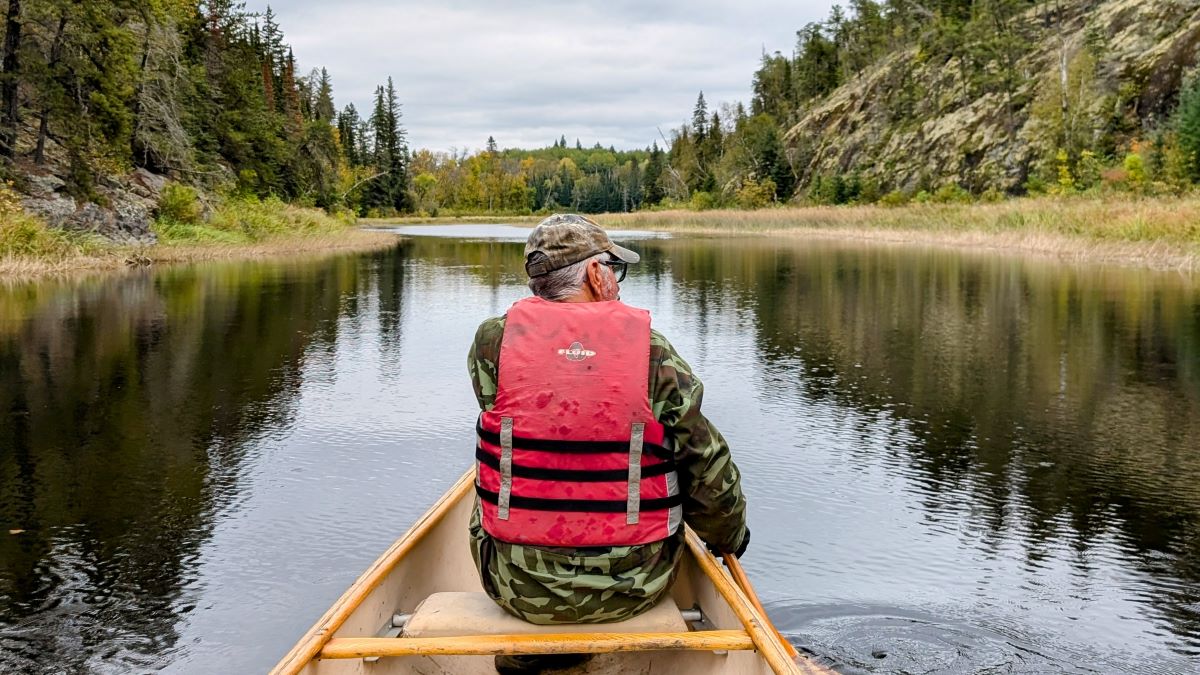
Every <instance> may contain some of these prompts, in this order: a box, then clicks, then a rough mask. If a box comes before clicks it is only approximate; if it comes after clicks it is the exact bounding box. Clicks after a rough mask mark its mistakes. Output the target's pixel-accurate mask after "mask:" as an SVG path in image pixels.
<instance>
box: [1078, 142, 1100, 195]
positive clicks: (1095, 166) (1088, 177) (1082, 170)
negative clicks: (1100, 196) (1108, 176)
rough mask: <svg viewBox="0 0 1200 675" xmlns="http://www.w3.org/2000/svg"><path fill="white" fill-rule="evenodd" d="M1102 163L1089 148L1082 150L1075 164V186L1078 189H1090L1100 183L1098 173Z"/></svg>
mask: <svg viewBox="0 0 1200 675" xmlns="http://www.w3.org/2000/svg"><path fill="white" fill-rule="evenodd" d="M1102 171H1104V165H1103V164H1101V163H1100V159H1099V158H1098V157H1096V153H1094V152H1092V151H1091V150H1084V151H1083V153H1082V154H1081V155H1080V156H1079V162H1078V163H1077V164H1076V165H1075V187H1077V188H1078V189H1080V190H1090V189H1092V188H1094V187H1096V186H1097V185H1099V184H1100V174H1101V172H1102Z"/></svg>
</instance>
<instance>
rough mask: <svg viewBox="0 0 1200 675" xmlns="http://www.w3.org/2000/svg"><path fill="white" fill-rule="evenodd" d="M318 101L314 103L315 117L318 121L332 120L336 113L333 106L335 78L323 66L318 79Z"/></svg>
mask: <svg viewBox="0 0 1200 675" xmlns="http://www.w3.org/2000/svg"><path fill="white" fill-rule="evenodd" d="M316 97H317V98H316V101H315V102H314V104H313V117H314V119H316V120H317V121H318V122H332V121H333V116H334V114H335V112H334V107H333V79H332V78H331V77H329V71H328V70H326V69H324V68H322V69H321V74H320V77H319V79H318V81H317V89H316Z"/></svg>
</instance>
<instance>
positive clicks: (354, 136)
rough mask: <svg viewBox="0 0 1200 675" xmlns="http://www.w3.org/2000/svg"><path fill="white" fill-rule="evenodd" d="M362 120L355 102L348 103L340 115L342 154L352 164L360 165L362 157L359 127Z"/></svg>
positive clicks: (339, 135)
mask: <svg viewBox="0 0 1200 675" xmlns="http://www.w3.org/2000/svg"><path fill="white" fill-rule="evenodd" d="M361 124H362V120H360V119H359V117H358V109H357V108H355V107H354V104H353V103H350V104H348V105H347V106H346V107H345V109H344V110H342V114H340V115H338V137H339V138H340V140H341V142H342V154H343V155H345V157H346V163H347V164H349V165H350V166H352V167H354V166H359V165H360V164H361V163H362V158H361V156H360V155H359V153H358V151H359V140H358V129H359V126H360V125H361Z"/></svg>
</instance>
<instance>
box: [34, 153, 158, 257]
mask: <svg viewBox="0 0 1200 675" xmlns="http://www.w3.org/2000/svg"><path fill="white" fill-rule="evenodd" d="M53 169H54V167H53V166H50V167H37V168H35V167H25V169H24V171H21V172H19V173H18V181H17V187H18V189H19V190H20V192H21V193H22V204H23V206H24V208H25V211H27V212H28V213H30V214H32V215H35V216H37V217H39V218H41V219H42V220H44V221H45V222H46V224H47V225H50V226H51V227H57V228H61V229H65V230H71V231H75V232H86V233H91V234H97V235H100V236H102V237H105V238H106V239H109V240H111V241H114V242H117V243H121V244H153V243H154V242H155V239H156V237H155V235H154V232H152V231H151V229H150V226H151V225H152V224H153V221H154V211H155V209H156V208H157V207H158V200H159V197H160V195H161V193H162V189H163V187H164V186H165V185H166V183H167V179H166V178H164V177H163V176H160V175H157V174H154V173H151V172H149V171H147V170H145V169H136V170H134V171H133V172H132V173H129V174H128V175H124V176H102V177H101V178H100V180H99V182H98V185H97V186H96V187H95V195H94V196H93V198H92V199H90V200H80V199H76V198H75V197H73V196H71V195H70V194H68V192H67V191H66V186H67V182H66V181H65V180H64V179H63V178H62V177H60V176H59V175H57V173H56V172H55V171H54V170H53Z"/></svg>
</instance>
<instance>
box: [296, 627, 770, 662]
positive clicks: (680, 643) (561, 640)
mask: <svg viewBox="0 0 1200 675" xmlns="http://www.w3.org/2000/svg"><path fill="white" fill-rule="evenodd" d="M751 649H754V640H753V639H751V637H750V635H749V634H748V633H746V631H742V630H706V631H693V632H687V633H547V634H542V635H465V636H462V637H438V638H334V639H332V640H330V641H329V642H327V643H326V644H325V646H324V647H323V648H322V649H321V653H320V656H319V658H322V659H357V658H365V657H370V656H414V655H422V656H495V655H498V654H607V653H610V652H649V651H660V650H676V651H680V650H686V651H735V650H751Z"/></svg>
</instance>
